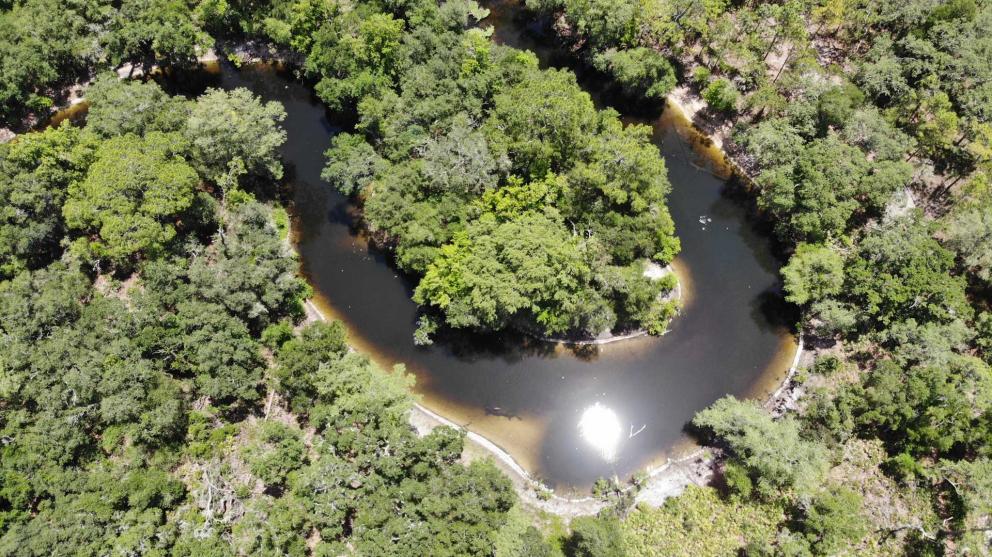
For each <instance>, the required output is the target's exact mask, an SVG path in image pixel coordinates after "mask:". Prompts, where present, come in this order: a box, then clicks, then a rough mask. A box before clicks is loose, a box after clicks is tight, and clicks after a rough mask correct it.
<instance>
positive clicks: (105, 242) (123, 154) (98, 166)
mask: <svg viewBox="0 0 992 557" xmlns="http://www.w3.org/2000/svg"><path fill="white" fill-rule="evenodd" d="M183 146H184V145H183V142H182V140H181V139H180V138H179V137H178V136H176V135H174V134H163V133H160V132H153V133H150V134H148V135H147V136H145V137H143V138H141V137H137V136H134V135H125V136H120V137H115V138H111V139H109V140H107V141H106V142H104V143H103V144H101V145H100V146H99V147H98V148H97V150H96V153H95V155H94V157H95V160H94V162H93V164H92V165H91V166H90V168H89V171H88V172H87V174H86V178H85V179H83V180H81V181H79V182H75V183H73V184H72V185H71V186H70V187H69V196H68V199H67V200H66V203H65V206H64V207H63V214H64V215H65V219H66V223H67V224H68V225H69V226H70V227H71V228H75V229H79V230H82V231H85V232H89V233H90V236H88V237H85V238H81V239H79V240H78V241H77V243H76V248H77V249H78V250H80V252H81V253H83V254H86V255H89V256H90V257H91V258H95V259H103V258H106V259H109V260H111V261H113V262H115V263H118V264H126V263H128V262H130V261H133V260H134V258H135V257H136V256H138V255H139V254H145V255H150V256H154V255H155V254H158V253H161V251H162V250H163V249H164V248H165V247H166V245H167V244H168V243H169V242H170V241H172V239H173V238H174V237H175V235H176V222H177V221H178V220H179V218H180V214H181V213H182V212H183V211H184V210H186V209H188V208H189V207H190V205H191V204H192V203H193V193H194V188H195V187H196V184H197V183H198V181H199V180H198V178H197V174H196V171H195V170H193V168H192V167H190V166H189V165H188V164H187V163H186V161H184V160H183V159H182V158H180V157H179V156H178V153H179V152H181V150H182V148H183Z"/></svg>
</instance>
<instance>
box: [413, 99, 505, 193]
mask: <svg viewBox="0 0 992 557" xmlns="http://www.w3.org/2000/svg"><path fill="white" fill-rule="evenodd" d="M423 161H424V166H423V173H424V178H425V180H426V184H425V185H426V188H427V189H428V191H440V192H445V193H449V192H450V193H453V194H456V195H461V196H466V197H467V196H470V195H480V194H482V193H483V192H485V191H486V190H488V189H492V188H494V187H496V182H497V180H498V177H499V176H498V173H499V172H500V171H501V170H502V169H501V168H500V167H501V166H505V165H506V161H498V160H496V158H495V157H493V155H492V154H491V153H490V152H489V145H488V143H487V142H486V138H485V137H484V136H483V135H482V133H481V132H479V131H477V130H475V129H473V128H472V126H471V125H470V123H469V120H468V116H467V115H465V114H464V113H462V114H458V115H457V116H455V118H453V119H452V122H451V129H450V130H449V131H448V133H447V134H445V135H444V136H442V137H440V138H436V139H435V138H431V139H428V140H427V143H426V145H424V149H423Z"/></svg>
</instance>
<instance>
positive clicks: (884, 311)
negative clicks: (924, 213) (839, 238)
mask: <svg viewBox="0 0 992 557" xmlns="http://www.w3.org/2000/svg"><path fill="white" fill-rule="evenodd" d="M953 266H954V257H953V254H952V253H951V252H949V251H948V250H946V249H944V248H942V247H941V246H940V244H938V243H937V241H936V240H934V239H933V238H932V237H931V236H930V233H929V225H928V224H927V223H926V221H924V220H923V219H921V218H919V216H918V215H917V214H910V215H907V216H905V217H902V218H899V219H895V220H892V221H890V222H887V223H885V224H884V225H883V226H882V227H880V228H876V229H872V230H870V231H869V232H868V234H867V235H866V236H865V238H864V239H863V240H862V241H861V243H860V245H859V247H858V252H857V254H856V255H855V257H852V258H851V259H850V260H849V262H848V264H847V268H846V270H845V275H846V281H845V291H846V293H847V294H848V295H849V296H850V297H851V298H852V299H853V300H855V301H856V303H857V305H858V306H859V307H860V308H862V311H863V312H864V313H863V314H862V315H861V316H860V320H861V321H862V322H864V321H867V322H869V323H872V324H877V325H881V326H885V325H888V324H890V323H893V322H895V321H899V320H904V319H908V318H914V319H916V320H917V321H918V322H928V321H940V322H946V321H949V320H951V319H953V318H956V317H957V318H968V317H970V316H971V314H972V311H973V310H972V309H971V306H970V305H969V304H968V302H967V300H966V298H965V292H964V286H965V283H964V279H963V278H962V277H954V276H951V275H950V270H951V269H952V268H953Z"/></svg>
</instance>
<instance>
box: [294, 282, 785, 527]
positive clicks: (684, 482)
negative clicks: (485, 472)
mask: <svg viewBox="0 0 992 557" xmlns="http://www.w3.org/2000/svg"><path fill="white" fill-rule="evenodd" d="M306 311H307V319H308V321H327V318H326V317H325V316H324V314H323V312H321V311H320V309H319V308H318V307H317V305H316V304H315V303H313V301H311V300H307V301H306ZM803 354H804V342H803V338H802V335H800V337H799V342H798V345H797V347H796V353H795V355H794V356H793V358H792V363H791V365H790V367H789V370H788V372H787V373H786V375H785V378H784V379H783V381H782V383H781V384H780V385H779V387H778V388H777V389H776V390H775V391H774V392H773V393H772V394H771V395H770V396H769V397H768V398H767V399H766V400H765V401H764V402H763V406H764V407H765V408H768V409H770V410H772V411H773V412H775V410H776V409H783V408H786V407H787V406H788V405H789V403H791V402H794V401H795V399H796V398H797V392H796V389H795V387H796V385H795V383H794V381H793V380H794V378H795V375H796V373H797V372H798V370H799V366H800V362H801V361H802V357H803ZM783 413H784V410H783V411H782V412H777V413H776V416H781V415H782V414H783ZM410 425H411V427H413V428H414V429H416V430H417V433H418V434H420V435H426V434H427V433H429V432H430V431H431V430H433V429H434V428H435V427H439V426H448V427H451V428H454V429H457V430H459V431H464V432H465V437H466V440H467V443H466V446H465V448H464V450H463V453H462V459H463V461H464V462H466V463H467V462H471V461H472V460H475V459H477V458H491V459H492V460H493V461H494V463H495V464H496V465H497V467H499V468H500V470H502V471H503V472H504V473H505V474H507V476H508V477H509V478H510V480H511V481H512V482H513V485H514V488H515V489H516V492H517V495H518V496H519V497H520V499H521V500H522V501H523V502H524V503H525V504H526V505H528V506H530V507H532V508H534V509H538V510H540V511H544V512H549V513H554V514H556V515H558V516H562V517H566V518H574V517H576V516H585V515H593V514H596V513H598V512H599V511H601V510H603V509H604V508H606V506H607V504H608V503H607V502H606V501H604V500H603V499H600V498H596V497H591V496H586V497H568V496H563V495H559V494H558V493H555V491H554V490H553V489H550V488H548V487H547V486H545V485H544V484H543V483H542V482H540V481H538V480H536V479H535V478H534V477H533V476H532V475H531V473H530V472H528V471H527V470H526V469H525V468H524V467H523V466H521V465H520V463H518V462H517V461H516V459H514V458H513V456H512V455H511V454H510V453H509V452H507V451H506V450H505V449H503V448H502V447H501V446H499V445H498V444H497V443H495V442H493V441H492V440H490V439H488V438H487V437H485V436H484V435H482V434H480V433H477V432H474V431H472V430H471V429H469V427H468V426H467V425H462V424H458V423H456V422H454V421H452V420H451V419H449V418H446V417H445V416H443V415H441V414H439V413H437V412H435V411H433V410H431V409H430V408H428V407H426V406H424V405H423V404H422V403H420V402H417V403H415V404H414V406H413V409H412V410H411V411H410ZM721 456H722V453H721V452H720V451H719V449H714V448H712V447H698V448H697V449H695V450H693V451H692V452H690V453H688V454H685V455H683V456H681V457H679V458H675V459H671V458H669V459H667V460H666V461H665V463H663V464H660V465H657V466H649V467H648V468H646V469H645V470H644V475H645V477H646V480H645V481H644V482H643V483H642V484H641V485H640V486H637V487H636V489H638V491H637V495H636V497H635V501H636V502H639V503H640V502H644V503H648V504H651V505H655V506H658V505H661V504H662V503H664V501H665V500H666V499H668V498H669V497H676V496H678V495H680V494H681V493H682V492H683V491H684V490H685V488H686V487H688V486H689V485H692V484H695V485H705V484H707V483H708V482H709V481H710V480H711V479H712V478H713V475H714V474H715V472H716V468H717V465H718V463H719V459H720V457H721ZM631 489H635V486H633V485H628V486H626V487H625V488H624V491H629V490H631Z"/></svg>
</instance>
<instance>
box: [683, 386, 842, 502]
mask: <svg viewBox="0 0 992 557" xmlns="http://www.w3.org/2000/svg"><path fill="white" fill-rule="evenodd" d="M692 424H693V425H694V426H695V427H697V428H699V429H700V430H702V431H704V432H706V433H707V434H710V435H712V437H713V438H714V439H717V440H720V441H722V442H724V443H726V444H727V445H728V447H729V449H730V451H731V454H732V455H733V457H734V458H735V459H737V461H738V462H739V463H740V464H741V465H743V466H744V467H745V468H746V469H747V470H748V472H749V474H750V476H751V479H752V481H753V482H754V485H755V487H756V489H757V491H758V493H759V494H760V495H761V496H763V497H768V498H772V497H774V496H775V495H776V494H777V493H778V492H779V491H780V490H783V489H795V490H796V491H798V492H800V493H812V492H814V491H815V490H816V489H817V488H818V487H819V486H820V483H821V482H822V481H823V479H824V476H825V474H826V471H827V469H828V468H829V462H828V460H827V456H828V455H827V451H826V449H825V448H824V447H823V446H821V445H820V444H818V443H816V442H813V441H808V440H806V439H804V438H803V436H802V435H801V433H800V428H799V424H798V423H797V422H796V421H795V419H793V418H792V417H791V416H786V417H785V418H782V419H780V420H777V421H776V420H773V419H772V416H771V414H770V413H769V412H768V411H766V410H765V409H763V408H761V407H760V406H758V405H757V404H756V403H754V402H743V401H739V400H737V399H735V398H734V397H732V396H727V397H724V398H722V399H720V400H718V401H716V402H715V403H714V404H713V405H712V406H710V407H709V408H707V409H706V410H703V411H702V412H699V413H698V414H696V417H695V418H693V420H692Z"/></svg>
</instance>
